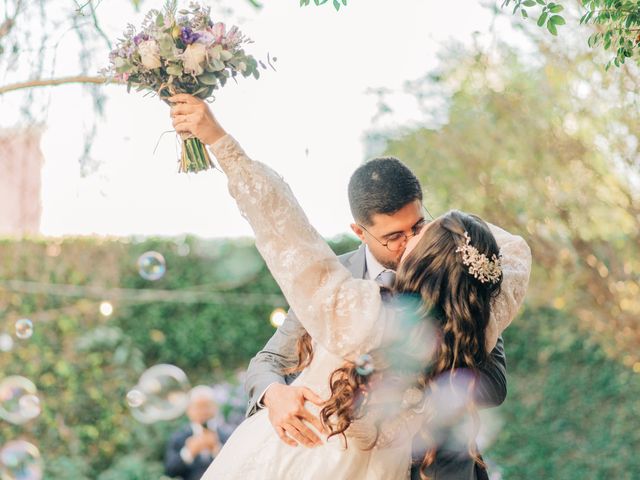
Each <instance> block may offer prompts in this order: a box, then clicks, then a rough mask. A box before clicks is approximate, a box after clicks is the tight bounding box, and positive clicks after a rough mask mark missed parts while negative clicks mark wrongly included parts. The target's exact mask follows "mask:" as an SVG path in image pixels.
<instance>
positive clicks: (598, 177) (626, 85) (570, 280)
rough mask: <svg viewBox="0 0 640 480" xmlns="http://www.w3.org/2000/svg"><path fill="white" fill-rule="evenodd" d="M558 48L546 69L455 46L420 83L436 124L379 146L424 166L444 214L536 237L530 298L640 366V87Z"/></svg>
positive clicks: (412, 87)
mask: <svg viewBox="0 0 640 480" xmlns="http://www.w3.org/2000/svg"><path fill="white" fill-rule="evenodd" d="M556 50H557V49H551V50H549V51H542V52H541V54H542V56H543V57H544V59H545V62H543V63H539V60H540V58H539V57H537V58H536V60H537V61H531V60H530V59H528V58H525V59H523V58H522V54H521V53H518V52H516V51H514V50H512V49H511V48H509V47H507V46H505V45H500V46H499V47H497V48H496V50H494V51H492V52H491V53H485V52H483V51H482V50H470V51H469V50H466V49H462V48H461V49H458V50H457V51H456V50H453V49H452V51H448V52H447V58H446V59H445V60H444V63H443V67H442V68H441V69H439V70H437V71H434V72H431V73H430V74H429V75H427V76H425V77H424V78H423V79H420V80H418V81H416V82H411V83H409V84H408V85H407V91H408V93H409V94H411V95H414V96H415V97H416V98H417V101H419V102H420V103H421V104H422V105H423V107H424V108H425V111H426V112H429V113H430V116H429V117H426V119H425V123H426V125H425V126H420V127H416V128H407V129H405V130H401V131H400V132H387V131H384V130H383V131H378V132H374V133H373V134H372V136H371V138H372V140H375V142H376V143H378V144H382V145H384V147H383V149H382V150H383V152H382V153H383V154H388V155H395V156H397V157H399V158H400V159H402V160H404V161H406V162H407V163H408V164H409V165H411V167H413V169H414V170H415V171H416V173H417V174H418V175H419V177H420V178H421V179H422V180H423V182H424V185H425V187H426V190H427V193H426V200H425V201H426V202H427V205H428V206H429V207H432V208H433V210H436V211H437V212H443V211H446V210H448V209H449V208H460V209H463V210H467V211H471V212H475V213H478V214H480V215H481V216H482V217H484V218H486V219H487V220H489V221H491V222H493V223H497V224H500V225H503V226H505V227H506V228H507V229H511V230H512V231H515V232H518V233H520V234H522V235H523V236H524V237H525V238H526V239H527V241H528V242H529V243H530V245H531V247H532V250H533V258H534V274H533V277H532V280H531V286H530V293H529V298H530V299H531V300H532V301H533V302H534V303H536V304H538V305H545V306H551V307H554V308H557V309H560V310H562V311H565V312H567V314H572V315H576V316H577V317H578V318H580V320H581V322H582V326H583V328H584V329H585V330H587V331H588V332H590V333H591V334H593V335H594V336H595V337H598V339H599V341H600V342H602V343H603V344H604V345H605V348H606V350H607V352H608V353H610V354H611V355H614V356H616V357H617V358H619V359H621V360H622V361H623V362H624V364H625V365H627V366H628V367H633V368H636V369H638V370H640V354H639V353H638V352H640V348H639V347H640V335H639V334H638V332H640V295H639V294H640V276H639V274H638V272H640V252H639V250H638V248H637V246H638V245H640V222H639V220H640V193H639V192H638V185H639V184H640V183H639V180H640V163H638V162H639V160H638V159H639V158H640V155H639V154H640V152H639V145H640V138H639V136H638V135H639V134H638V132H640V110H638V108H637V106H635V104H634V102H635V99H634V97H633V96H632V95H628V91H629V89H631V90H633V89H634V88H636V87H635V85H637V84H636V83H632V80H635V82H637V81H638V79H637V78H636V77H625V76H623V75H621V74H617V75H613V76H612V75H604V74H603V72H599V71H598V68H597V66H594V63H593V57H592V56H591V55H585V56H584V57H580V58H577V59H576V58H574V59H573V60H571V59H567V58H565V57H557V56H555V53H554V52H555V51H556ZM443 99H445V100H444V101H443ZM438 105H440V107H439V108H437V106H438ZM434 112H435V113H434Z"/></svg>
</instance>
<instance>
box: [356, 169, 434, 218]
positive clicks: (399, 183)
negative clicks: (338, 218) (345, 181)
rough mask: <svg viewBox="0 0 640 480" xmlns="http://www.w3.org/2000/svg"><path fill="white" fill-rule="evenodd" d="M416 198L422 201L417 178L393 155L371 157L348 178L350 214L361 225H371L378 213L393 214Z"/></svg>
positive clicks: (420, 188)
mask: <svg viewBox="0 0 640 480" xmlns="http://www.w3.org/2000/svg"><path fill="white" fill-rule="evenodd" d="M415 200H420V201H422V187H421V186H420V181H419V180H418V179H417V177H416V176H415V175H414V174H413V172H412V171H411V170H410V169H409V167H407V166H406V165H405V164H404V163H402V162H401V161H400V160H398V159H397V158H394V157H382V158H374V159H373V160H370V161H368V162H366V163H364V164H362V165H361V166H360V167H358V169H357V170H356V171H355V172H353V175H351V179H350V180H349V205H350V207H351V213H352V215H353V218H354V219H355V221H356V222H358V223H361V224H364V225H371V219H372V217H373V215H375V214H377V213H382V214H387V215H390V214H393V213H395V212H397V211H398V210H400V209H401V208H402V207H404V206H405V205H407V204H409V203H411V202H413V201H415Z"/></svg>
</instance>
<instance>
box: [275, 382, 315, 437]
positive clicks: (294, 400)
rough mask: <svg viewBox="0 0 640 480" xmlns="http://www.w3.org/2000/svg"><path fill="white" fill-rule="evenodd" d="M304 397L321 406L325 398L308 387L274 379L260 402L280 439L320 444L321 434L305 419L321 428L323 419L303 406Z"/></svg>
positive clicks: (305, 399)
mask: <svg viewBox="0 0 640 480" xmlns="http://www.w3.org/2000/svg"><path fill="white" fill-rule="evenodd" d="M306 401H310V402H312V403H315V404H316V405H318V406H321V405H322V404H323V403H324V401H323V400H322V399H321V398H320V397H319V396H318V395H316V394H315V393H313V392H312V391H311V390H309V389H308V388H307V387H292V386H288V385H281V384H279V383H274V384H273V385H271V386H270V387H269V388H268V389H267V391H266V392H265V394H264V399H263V403H264V406H265V407H267V410H268V411H269V421H270V422H271V425H273V428H274V429H275V431H276V433H277V434H278V436H279V437H280V439H281V440H282V441H283V442H284V443H286V444H287V445H290V446H292V447H297V446H298V443H301V444H302V445H304V446H306V447H315V446H317V445H320V444H321V441H320V438H319V437H318V436H317V435H316V434H315V433H314V432H313V430H311V429H310V428H309V427H308V426H307V425H306V424H305V423H304V422H305V421H307V422H309V423H310V424H311V425H313V426H314V427H316V429H318V431H320V432H322V431H323V430H324V429H323V427H322V422H321V421H320V419H319V418H318V417H316V416H314V415H313V414H312V413H311V412H310V411H309V410H307V409H306V408H305V407H304V404H305V402H306Z"/></svg>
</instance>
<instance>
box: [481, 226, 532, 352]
mask: <svg viewBox="0 0 640 480" xmlns="http://www.w3.org/2000/svg"><path fill="white" fill-rule="evenodd" d="M489 228H490V229H491V232H492V233H493V235H494V236H495V238H496V241H497V242H498V246H499V247H500V254H501V255H502V285H501V287H500V294H499V295H498V296H497V297H496V298H495V299H494V301H493V303H492V304H491V318H490V319H489V325H488V326H487V331H486V345H487V352H490V351H491V350H493V347H495V346H496V343H497V342H498V337H499V336H500V334H501V333H502V332H503V331H504V330H505V329H506V328H507V327H508V326H509V324H510V323H511V322H512V321H513V319H514V318H515V317H516V315H517V313H518V310H520V307H521V306H522V302H523V301H524V296H525V294H526V293H527V287H528V286H529V275H530V273H531V249H530V248H529V245H527V242H525V241H524V239H523V238H522V237H519V236H517V235H512V234H510V233H509V232H506V231H505V230H503V229H501V228H500V227H496V226H495V225H491V224H490V225H489Z"/></svg>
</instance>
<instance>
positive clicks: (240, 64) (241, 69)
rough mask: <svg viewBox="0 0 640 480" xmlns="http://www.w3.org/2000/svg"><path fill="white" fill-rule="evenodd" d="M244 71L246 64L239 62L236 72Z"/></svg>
mask: <svg viewBox="0 0 640 480" xmlns="http://www.w3.org/2000/svg"><path fill="white" fill-rule="evenodd" d="M246 69H247V64H246V63H244V62H240V63H239V64H238V70H239V71H240V72H244V71H245V70H246Z"/></svg>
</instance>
